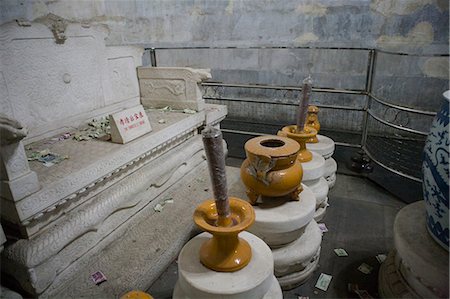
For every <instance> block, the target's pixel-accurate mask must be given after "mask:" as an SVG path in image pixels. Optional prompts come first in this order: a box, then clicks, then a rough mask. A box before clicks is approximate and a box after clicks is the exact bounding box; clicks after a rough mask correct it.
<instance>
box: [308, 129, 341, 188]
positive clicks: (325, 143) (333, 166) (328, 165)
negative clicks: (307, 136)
mask: <svg viewBox="0 0 450 299" xmlns="http://www.w3.org/2000/svg"><path fill="white" fill-rule="evenodd" d="M317 139H318V140H319V142H317V143H306V148H307V149H308V150H310V151H313V152H315V153H318V154H319V155H321V156H322V157H324V159H325V171H324V175H323V176H324V178H325V179H326V181H327V183H328V187H329V188H330V189H331V188H333V186H334V184H335V183H336V171H337V163H336V161H335V160H334V159H333V158H332V157H331V156H332V155H333V153H334V147H335V145H334V141H333V139H331V138H329V137H327V136H323V135H319V134H317Z"/></svg>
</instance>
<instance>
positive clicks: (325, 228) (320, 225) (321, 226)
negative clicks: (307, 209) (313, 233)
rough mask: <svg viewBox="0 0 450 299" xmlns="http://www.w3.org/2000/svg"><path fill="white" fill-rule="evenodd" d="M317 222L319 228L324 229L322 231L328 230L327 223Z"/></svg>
mask: <svg viewBox="0 0 450 299" xmlns="http://www.w3.org/2000/svg"><path fill="white" fill-rule="evenodd" d="M317 224H318V225H319V228H320V230H321V231H322V233H326V232H327V231H328V228H327V226H326V225H325V223H317Z"/></svg>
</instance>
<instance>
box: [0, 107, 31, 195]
mask: <svg viewBox="0 0 450 299" xmlns="http://www.w3.org/2000/svg"><path fill="white" fill-rule="evenodd" d="M0 136H1V137H0V145H1V147H0V187H1V189H0V190H1V191H0V194H1V196H2V197H3V198H6V199H7V200H10V201H18V200H20V199H22V198H24V197H26V196H27V195H29V194H31V193H33V192H36V191H37V190H39V187H40V185H39V181H38V178H37V175H36V173H34V172H33V171H31V170H30V167H29V165H28V160H27V156H26V153H25V148H24V145H23V143H22V139H23V138H25V137H26V136H27V129H26V128H25V127H24V126H23V125H22V124H21V123H20V122H18V121H17V120H14V119H11V118H9V117H7V116H5V115H3V114H0Z"/></svg>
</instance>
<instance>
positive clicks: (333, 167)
mask: <svg viewBox="0 0 450 299" xmlns="http://www.w3.org/2000/svg"><path fill="white" fill-rule="evenodd" d="M336 171H337V163H336V161H335V160H334V159H333V158H331V157H330V158H328V159H325V173H324V175H323V176H324V177H325V180H326V181H327V183H328V187H329V189H331V188H333V187H334V184H335V183H336Z"/></svg>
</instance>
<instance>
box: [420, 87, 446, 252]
mask: <svg viewBox="0 0 450 299" xmlns="http://www.w3.org/2000/svg"><path fill="white" fill-rule="evenodd" d="M444 98H445V99H444V101H443V103H442V106H441V110H440V111H439V112H438V114H437V115H436V117H435V118H434V120H433V124H432V126H431V130H430V133H429V134H428V137H427V140H426V143H425V149H424V155H423V164H422V171H423V197H424V200H425V206H426V212H427V213H426V215H427V228H428V231H429V232H430V234H431V236H432V237H433V238H434V239H435V240H436V241H437V242H438V243H439V244H440V245H441V246H443V247H444V248H445V249H447V250H449V247H448V232H449V231H448V220H449V219H448V217H449V214H448V195H449V173H448V170H449V169H448V168H449V167H448V160H449V140H448V134H449V130H448V124H449V101H450V91H449V90H447V91H446V92H444Z"/></svg>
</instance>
